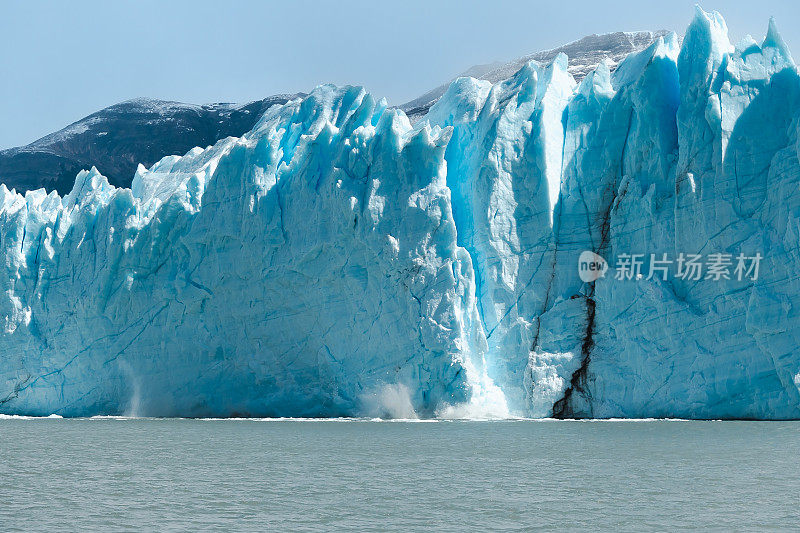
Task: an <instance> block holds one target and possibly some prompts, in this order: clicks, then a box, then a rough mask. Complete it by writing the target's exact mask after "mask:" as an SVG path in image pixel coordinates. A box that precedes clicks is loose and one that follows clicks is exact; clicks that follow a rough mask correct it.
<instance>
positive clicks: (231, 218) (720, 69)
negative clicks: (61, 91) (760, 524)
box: [0, 8, 800, 419]
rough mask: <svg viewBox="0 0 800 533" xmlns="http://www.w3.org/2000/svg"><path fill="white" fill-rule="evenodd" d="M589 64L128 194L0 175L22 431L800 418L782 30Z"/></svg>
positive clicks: (336, 90) (149, 179) (719, 25)
mask: <svg viewBox="0 0 800 533" xmlns="http://www.w3.org/2000/svg"><path fill="white" fill-rule="evenodd" d="M581 68H582V69H583V70H581V72H582V74H581V77H580V79H579V80H576V79H575V77H574V76H573V72H574V71H571V70H570V59H569V58H568V57H567V56H566V55H565V54H563V53H560V54H558V55H557V56H555V57H554V58H553V59H552V60H551V61H549V62H548V63H547V64H540V63H538V62H537V61H535V60H531V61H529V62H527V63H525V64H523V65H522V66H521V68H519V69H518V70H516V72H514V73H513V74H511V75H510V77H507V78H505V79H502V80H499V81H496V82H493V81H489V80H481V79H476V78H471V77H462V78H458V79H456V80H454V81H453V82H452V83H451V84H450V85H449V86H448V87H447V88H446V90H444V93H443V94H441V96H438V95H439V93H436V95H434V96H432V97H430V98H429V100H430V101H431V102H435V103H433V104H432V105H430V107H429V108H428V102H427V100H426V102H425V103H426V105H425V106H424V109H423V110H422V111H419V112H418V113H420V115H419V116H416V117H413V118H414V121H413V123H412V121H410V120H409V118H408V116H407V114H406V113H405V112H404V111H403V110H401V109H399V108H394V107H390V106H388V104H387V102H386V101H385V100H384V99H379V98H376V97H374V96H372V95H371V94H369V93H367V92H366V91H365V90H364V89H362V88H360V87H349V86H348V87H336V86H332V85H324V86H319V87H317V88H316V89H314V90H313V91H311V92H310V93H309V94H308V95H301V96H299V97H296V98H292V99H290V100H288V101H286V102H285V103H283V102H281V103H274V105H273V103H270V105H269V106H265V111H264V112H263V115H262V116H261V118H260V119H258V120H257V121H256V122H255V125H254V126H253V127H252V129H250V130H249V131H248V132H247V133H245V134H244V135H242V136H240V137H227V138H225V139H222V140H220V141H218V142H216V144H214V145H213V146H209V147H207V148H194V149H192V150H190V151H189V152H188V153H186V154H185V155H183V156H168V157H165V158H163V159H161V160H160V161H158V162H157V163H155V164H154V165H152V166H151V167H150V168H145V167H144V166H142V165H139V167H138V170H136V172H135V175H134V177H133V181H132V184H131V187H130V188H125V187H115V186H114V185H111V184H110V183H109V180H108V179H107V178H106V177H105V176H103V175H102V174H101V173H100V172H99V171H97V170H96V169H94V168H92V169H90V170H84V171H81V172H80V173H79V174H78V175H77V177H76V179H75V183H74V186H73V187H72V190H71V192H69V193H68V194H66V195H64V196H63V197H62V196H60V195H59V194H58V193H57V192H56V191H53V192H49V193H48V192H47V191H46V190H44V189H39V190H31V191H27V192H25V193H24V194H21V193H18V192H16V191H15V190H13V189H12V190H9V188H7V187H6V186H5V185H0V254H2V256H3V263H2V266H0V285H1V287H0V328H2V332H0V413H4V414H20V415H39V416H47V415H50V414H58V415H62V416H92V415H114V414H128V415H141V416H189V417H217V416H220V417H227V416H257V417H260V416H265V417H266V416H270V417H273V416H274V417H338V416H377V417H400V418H411V417H446V418H493V417H556V418H613V417H623V418H648V417H656V418H699V419H718V418H730V419H797V418H800V348H799V346H800V136H799V135H798V133H799V132H800V76H798V70H797V67H796V66H795V63H794V61H793V59H792V56H791V53H790V51H789V50H788V48H787V46H786V45H785V43H784V41H783V40H782V39H781V37H780V35H779V34H778V31H777V29H776V25H775V23H774V21H770V22H769V25H768V29H767V33H766V37H765V38H764V39H763V40H761V41H756V40H754V39H752V38H750V37H747V38H745V39H743V40H742V41H741V42H739V43H738V44H735V45H734V44H732V43H731V42H730V40H729V37H728V32H727V28H726V25H725V22H724V20H723V19H722V17H721V16H720V15H719V14H717V13H708V12H705V11H703V10H702V9H700V8H697V11H696V13H695V16H694V19H693V20H692V22H691V24H690V25H689V27H688V29H687V31H686V33H685V35H683V36H682V37H681V38H679V37H678V36H677V35H676V34H675V33H659V34H657V35H653V42H652V44H650V45H649V46H647V47H646V48H644V49H643V50H640V51H638V52H634V53H631V54H629V55H627V57H625V58H624V59H622V60H620V61H619V62H618V63H617V62H616V60H615V61H614V62H612V61H608V60H607V61H602V62H600V63H599V64H597V65H596V67H594V68H593V69H591V70H589V69H588V68H585V65H583V64H581ZM584 70H585V72H584ZM584 74H585V75H584ZM2 181H3V176H0V182H2ZM587 252H589V253H590V255H589V256H586V255H584V257H592V258H595V257H596V258H598V259H596V260H593V261H594V262H596V263H597V265H599V266H598V267H597V268H599V269H600V270H601V271H602V272H599V274H598V275H597V276H593V279H590V278H585V277H583V278H582V276H581V275H579V264H580V261H579V259H580V257H581V256H582V254H585V253H587ZM633 255H635V256H637V257H641V258H642V264H641V267H642V269H641V274H639V273H636V274H635V275H634V273H633V272H628V273H626V272H625V271H622V270H621V268H622V266H624V265H627V266H631V263H630V262H626V261H629V260H630V258H631V256H633ZM688 257H703V258H704V259H705V258H715V259H716V260H718V261H717V262H718V265H717V266H719V264H720V262H722V261H727V262H726V263H725V265H726V266H730V269H729V270H725V271H724V272H723V271H718V274H719V275H708V274H713V272H714V270H713V269H711V270H708V265H707V264H706V267H707V270H705V271H703V272H702V275H698V276H691V275H690V276H687V275H685V274H686V272H683V270H685V267H686V264H685V263H684V262H683V259H684V258H688ZM739 257H746V258H749V259H752V258H758V261H759V264H758V270H757V272H756V271H755V270H754V269H753V268H752V267H753V266H754V265H753V264H752V261H751V263H750V264H748V270H747V272H743V271H741V270H740V271H738V272H737V271H736V267H737V258H739ZM655 258H659V259H661V258H669V260H665V261H663V262H661V263H658V264H656V259H655ZM677 258H681V259H680V261H678V260H676V259H677ZM601 261H602V262H604V263H601ZM659 265H660V266H661V268H660V269H659V270H658V273H659V274H658V275H648V272H649V273H650V274H652V273H653V272H655V271H656V267H657V266H659ZM592 268H594V266H593V267H592ZM628 274H630V275H628ZM662 274H663V275H662ZM737 274H738V275H737ZM742 274H745V275H742ZM586 280H588V281H586Z"/></svg>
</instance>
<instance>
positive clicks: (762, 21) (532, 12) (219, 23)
mask: <svg viewBox="0 0 800 533" xmlns="http://www.w3.org/2000/svg"><path fill="white" fill-rule="evenodd" d="M695 2H696V0H676V1H669V2H664V1H661V2H645V1H642V0H639V1H630V0H612V1H600V0H593V1H583V0H580V1H577V0H562V1H557V2H554V1H541V2H519V1H503V0H493V1H491V2H488V1H487V2H476V1H470V0H467V1H442V2H435V1H432V0H427V1H424V0H404V1H402V2H385V3H384V2H377V1H371V2H367V1H349V0H338V1H335V2H333V1H331V2H322V1H317V2H310V1H300V2H290V1H288V0H285V1H281V2H269V1H263V2H255V1H244V0H238V1H229V2H224V3H223V2H219V3H214V2H206V1H192V2H189V1H170V2H165V1H150V0H148V1H139V2H133V1H127V0H116V1H113V2H107V1H82V2H61V1H58V2H55V1H52V2H50V1H48V2H45V1H11V0H0V124H2V127H1V128H0V148H8V147H11V146H16V145H21V144H27V143H28V142H31V141H33V140H35V139H36V138H38V137H40V136H42V135H45V134H47V133H50V132H52V131H54V130H57V129H60V128H61V127H63V126H65V125H67V124H69V123H70V122H73V121H75V120H77V119H80V118H81V117H84V116H86V115H87V114H89V113H92V112H94V111H96V110H98V109H100V108H102V107H105V106H108V105H111V104H114V103H117V102H120V101H122V100H127V99H129V98H134V97H137V96H149V97H155V98H162V99H169V100H179V101H184V102H194V103H205V102H218V101H227V102H231V101H233V102H240V101H250V100H255V99H259V98H263V97H265V96H268V95H270V94H275V93H280V92H295V91H309V90H310V89H311V88H313V87H314V86H315V85H317V84H319V83H324V82H334V83H338V84H345V83H350V84H360V85H364V86H366V87H367V89H368V90H370V91H371V92H373V93H375V94H376V95H379V96H386V97H387V98H388V99H389V101H390V103H393V104H399V103H402V102H404V101H407V100H410V99H411V98H413V97H415V96H418V95H419V94H420V93H423V92H425V91H427V90H428V89H430V88H432V87H434V86H437V85H439V84H441V83H442V82H444V81H446V80H447V79H449V78H450V77H451V76H453V75H455V74H457V73H459V72H461V71H463V70H465V69H466V68H468V67H470V66H471V65H474V64H478V63H488V62H491V61H495V60H509V59H513V58H515V57H519V56H521V55H524V54H528V53H531V52H534V51H537V50H541V49H547V48H552V47H555V46H558V45H560V44H563V43H566V42H569V41H572V40H575V39H578V38H580V37H582V36H584V35H587V34H591V33H605V32H610V31H618V30H624V31H633V30H654V29H661V28H666V29H671V30H676V31H678V32H679V33H682V32H683V30H684V29H685V28H686V26H687V24H688V23H689V21H690V20H691V17H692V14H693V12H694V9H693V5H694V3H695ZM701 5H702V6H703V7H704V8H705V9H706V10H710V9H716V10H718V11H720V12H721V13H722V14H723V15H724V16H725V19H726V20H727V22H728V27H729V28H730V30H731V38H732V40H733V41H734V42H735V41H737V40H738V39H739V38H741V37H742V36H744V35H745V34H747V33H750V34H752V35H753V36H755V37H757V38H759V37H761V36H763V35H764V33H765V32H766V28H767V21H768V19H769V16H770V15H774V16H775V17H776V18H777V21H778V28H779V29H780V30H781V33H782V34H783V36H784V38H785V40H786V41H787V43H788V44H789V46H790V47H792V48H794V46H798V47H800V28H798V21H800V16H798V15H800V3H798V2H796V1H781V2H776V1H770V0H760V1H757V2H754V1H752V0H751V1H739V0H737V1H727V2H725V1H708V2H701ZM795 55H800V48H798V49H797V53H796V54H795Z"/></svg>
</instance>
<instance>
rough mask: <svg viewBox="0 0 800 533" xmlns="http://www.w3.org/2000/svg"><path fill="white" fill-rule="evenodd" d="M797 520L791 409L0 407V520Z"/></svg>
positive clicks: (163, 523)
mask: <svg viewBox="0 0 800 533" xmlns="http://www.w3.org/2000/svg"><path fill="white" fill-rule="evenodd" d="M798 526H800V422H690V421H581V422H579V421H550V420H545V421H530V420H520V421H492V422H466V421H435V422H401V421H367V420H331V421H314V420H184V419H115V418H104V419H103V418H93V419H69V420H67V419H21V418H8V417H0V529H2V530H3V531H29V530H39V531H41V530H54V529H69V530H83V529H86V528H89V529H93V530H96V529H103V530H109V529H111V530H132V529H136V530H142V529H144V530H158V531H170V530H186V529H189V530H198V529H216V530H266V529H273V530H291V531H312V530H314V531H317V530H337V531H342V530H350V531H383V530H394V531H396V530H404V531H408V530H414V531H423V530H426V531H427V530H439V531H470V530H494V531H525V530H556V529H558V530H563V529H568V530H570V529H571V530H586V529H590V530H597V529H600V530H615V531H648V530H659V531H663V530H675V529H684V528H691V529H697V528H700V529H716V530H764V529H769V528H797V527H798Z"/></svg>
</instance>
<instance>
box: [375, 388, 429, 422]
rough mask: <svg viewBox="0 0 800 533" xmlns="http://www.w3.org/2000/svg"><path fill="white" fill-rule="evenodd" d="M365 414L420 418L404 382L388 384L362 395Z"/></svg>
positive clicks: (378, 416) (383, 416) (382, 416)
mask: <svg viewBox="0 0 800 533" xmlns="http://www.w3.org/2000/svg"><path fill="white" fill-rule="evenodd" d="M361 402H362V410H363V414H364V416H368V417H372V418H381V419H386V418H392V419H394V418H402V419H418V418H419V416H418V415H417V412H416V410H414V405H413V404H412V403H411V393H410V392H409V390H408V387H406V386H405V385H403V384H400V383H395V384H386V385H383V386H381V387H378V388H377V389H376V390H373V391H371V392H367V393H364V394H363V395H362V397H361Z"/></svg>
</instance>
